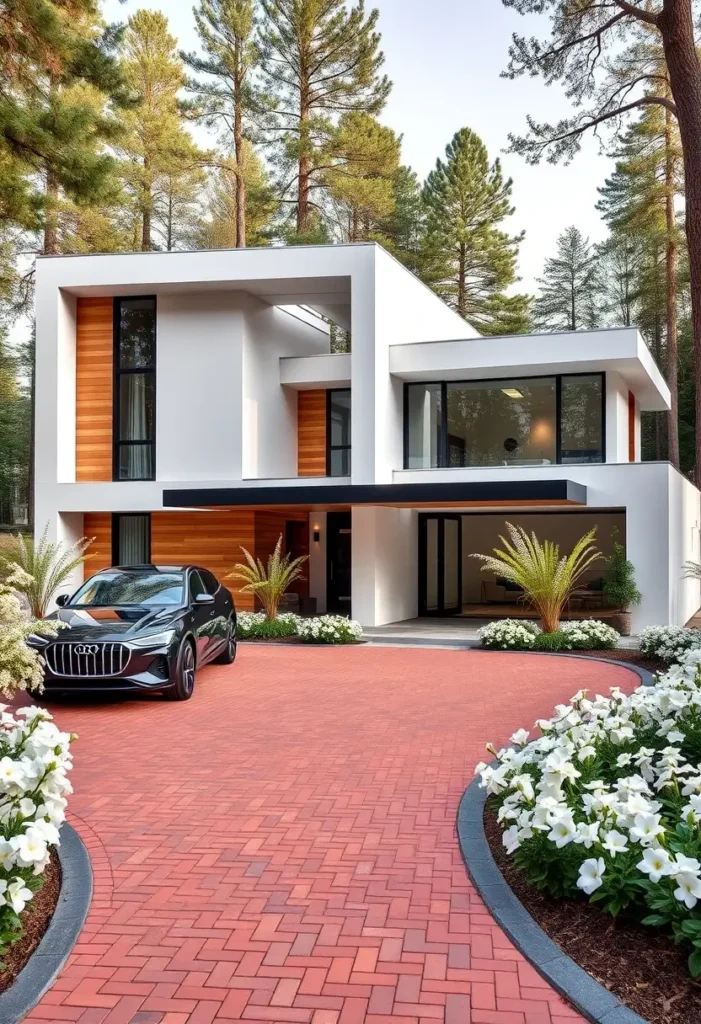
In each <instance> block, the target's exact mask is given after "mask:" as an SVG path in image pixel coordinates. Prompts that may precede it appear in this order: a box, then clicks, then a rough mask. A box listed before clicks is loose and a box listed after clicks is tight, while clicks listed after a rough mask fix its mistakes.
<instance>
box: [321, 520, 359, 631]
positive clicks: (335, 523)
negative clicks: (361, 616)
mask: <svg viewBox="0 0 701 1024" xmlns="http://www.w3.org/2000/svg"><path fill="white" fill-rule="evenodd" d="M341 530H348V532H349V534H350V543H351V555H352V550H353V534H352V517H351V511H350V509H348V511H347V512H327V513H326V610H327V611H330V612H331V613H332V614H341V613H342V612H346V611H347V613H348V615H349V616H350V615H351V614H352V604H353V590H352V583H351V586H350V587H349V590H350V598H351V600H350V601H349V602H348V603H347V604H346V603H343V604H340V603H339V602H338V601H336V602H335V603H332V602H330V600H329V598H330V596H331V595H332V593H333V592H334V588H333V576H332V567H333V554H334V546H333V544H332V543H331V538H332V535H333V537H334V539H335V537H336V536H337V535H338V533H339V531H341ZM351 580H352V576H351ZM332 604H333V607H330V606H331V605H332Z"/></svg>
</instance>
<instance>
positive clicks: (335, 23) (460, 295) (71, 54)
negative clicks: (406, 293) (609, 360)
mask: <svg viewBox="0 0 701 1024" xmlns="http://www.w3.org/2000/svg"><path fill="white" fill-rule="evenodd" d="M503 2H504V4H505V5H506V6H514V5H515V4H517V3H521V4H522V5H523V6H524V7H528V5H529V4H531V5H532V0H503ZM551 5H552V4H551ZM555 6H556V5H555ZM580 6H586V4H584V5H580ZM601 6H602V5H601V4H598V5H593V7H592V9H594V7H595V8H597V9H600V8H601ZM603 6H604V7H606V6H612V5H611V4H608V5H607V4H604V5H603ZM619 6H620V5H619ZM193 17H194V19H195V23H196V28H197V34H198V38H199V44H200V45H199V49H197V50H196V51H194V52H185V51H183V50H181V49H180V48H179V44H178V40H177V39H176V38H175V37H174V35H173V34H172V33H171V31H170V29H169V25H168V20H167V17H166V16H165V15H164V14H163V13H162V12H160V11H152V10H148V9H141V10H138V11H137V12H136V13H134V14H132V15H131V16H130V17H129V18H128V20H127V22H126V23H125V24H122V25H107V24H105V23H104V21H103V20H102V18H101V12H100V4H99V2H97V0H1V2H0V526H2V525H4V526H8V525H24V524H25V523H30V522H31V506H32V494H31V490H32V488H31V478H32V436H31V421H32V415H31V413H32V404H33V345H32V341H31V332H30V340H29V341H28V342H27V343H26V344H22V345H17V344H15V345H11V344H10V341H9V338H10V335H11V331H12V326H13V323H14V322H15V321H16V320H17V318H18V317H26V316H27V315H30V316H31V308H32V299H33V296H32V283H33V272H34V257H35V255H37V254H65V253H88V252H119V251H128V250H143V251H149V250H159V251H163V250H177V249H196V248H228V247H244V246H252V245H253V246H261V245H299V244H308V243H330V244H333V243H340V242H348V241H351V242H355V241H377V242H379V243H380V244H382V245H383V246H385V247H386V248H387V249H388V250H389V251H390V252H391V253H392V254H393V255H394V256H395V257H396V258H397V259H399V260H400V261H401V262H402V263H404V264H405V265H406V266H407V267H408V268H409V269H410V270H411V271H412V272H413V273H415V274H416V275H417V276H418V277H420V278H421V279H422V280H423V281H424V282H425V283H426V284H427V285H428V286H429V287H431V288H433V289H434V290H435V291H436V292H437V293H438V294H439V295H440V296H441V297H442V298H444V299H445V301H447V302H448V303H449V304H450V305H451V306H452V307H453V308H454V309H456V310H457V312H458V313H459V314H460V315H461V316H463V317H464V318H465V319H466V320H468V321H469V322H470V323H471V324H473V325H474V326H475V327H476V328H477V329H478V330H479V331H480V332H481V333H482V334H486V335H498V334H512V333H525V332H527V331H529V330H536V331H555V330H558V331H561V330H580V329H586V328H593V327H613V326H618V325H637V326H638V327H639V328H640V330H641V332H642V334H643V336H644V338H645V340H646V342H647V344H648V345H649V347H650V349H651V351H652V352H653V354H654V356H655V358H656V360H657V362H658V364H659V366H660V368H661V369H662V371H663V372H664V373H665V375H666V376H667V379H668V381H669V384H670V388H671V390H672V393H673V400H674V403H675V411H674V414H673V415H672V416H669V417H668V416H666V415H662V414H655V415H652V414H650V415H647V416H646V417H645V420H644V426H643V454H644V458H648V459H666V458H669V459H670V461H672V462H673V463H674V464H675V465H677V466H679V467H680V468H681V470H682V472H684V473H686V474H687V475H689V476H693V471H694V460H695V445H694V431H695V414H694V407H695V383H694V382H695V374H694V360H693V342H692V323H691V302H690V286H689V276H690V274H689V259H688V255H687V248H686V239H685V232H684V223H683V211H684V189H685V185H684V173H683V160H682V146H681V142H680V137H679V128H678V124H677V120H676V118H675V116H673V113H672V111H671V109H670V108H671V104H668V105H667V106H665V105H664V103H662V102H656V101H655V102H648V101H644V102H641V103H640V104H636V105H634V106H635V109H634V110H633V111H632V113H631V116H630V117H628V118H627V119H626V120H625V122H623V121H621V122H620V123H618V124H617V126H616V127H617V130H616V131H615V132H613V133H611V135H610V136H609V138H608V141H607V146H608V148H609V152H610V155H611V156H612V158H613V161H612V166H613V168H614V169H613V171H612V173H611V174H610V176H609V177H608V178H607V179H606V180H605V181H602V182H601V184H600V188H599V194H600V200H599V204H598V210H599V213H600V215H601V217H602V218H603V220H604V222H605V224H606V226H607V231H608V236H607V238H606V239H605V241H604V242H603V243H597V244H596V245H594V244H591V243H590V242H589V240H588V239H587V238H586V237H585V236H584V234H583V233H582V232H581V231H580V230H579V229H578V227H577V225H576V224H573V225H571V226H570V227H568V228H567V229H566V230H565V231H563V233H562V234H561V236H560V237H559V239H558V243H557V248H556V251H554V252H553V253H552V255H551V256H550V258H548V259H547V260H546V262H545V266H544V267H543V270H542V274H541V277H540V278H539V279H538V282H537V289H536V290H535V294H534V295H529V294H526V293H525V292H524V290H523V289H522V288H521V287H519V281H518V276H517V264H518V252H519V245H520V243H521V241H522V238H523V236H522V235H519V234H512V233H510V232H509V228H508V219H509V217H510V216H511V214H512V213H513V212H514V210H513V204H512V181H511V180H510V179H509V178H507V177H505V176H504V173H503V171H502V167H501V164H500V161H499V157H498V154H496V153H488V152H487V150H486V147H485V146H484V144H483V143H482V141H481V139H480V138H479V137H478V136H477V134H475V132H473V131H472V130H471V129H470V128H469V127H466V126H461V125H459V124H458V125H456V126H455V128H456V131H455V134H454V136H453V138H452V139H446V147H445V151H444V152H443V153H441V154H437V159H436V163H435V166H434V169H433V170H432V171H431V172H430V173H429V174H428V175H427V177H426V179H425V180H424V181H421V180H419V178H418V176H417V175H416V174H415V173H414V171H412V169H411V167H408V166H406V165H405V164H404V163H403V162H402V139H401V137H400V136H398V135H397V134H396V133H395V132H394V131H393V130H392V128H391V126H389V125H387V124H385V123H384V122H383V120H382V114H383V108H384V107H385V104H386V101H387V98H388V96H389V94H390V91H391V89H392V83H391V82H390V81H389V80H388V78H387V76H386V75H385V74H384V71H383V64H384V55H383V52H382V48H381V39H380V35H379V32H378V17H379V15H378V11H377V10H371V11H368V10H366V9H365V7H364V4H363V0H358V2H356V3H350V2H349V3H346V2H344V0H325V2H323V3H321V2H319V0H199V2H198V3H197V4H196V6H195V7H194V9H193ZM517 43H518V41H517V40H515V42H514V46H517ZM633 45H639V40H638V41H636V40H633ZM518 56H519V54H518V53H517V58H518ZM520 56H521V57H522V59H523V55H522V54H521V55H520ZM645 60H646V62H647V65H651V66H653V70H654V74H651V77H654V78H657V79H660V78H664V77H665V75H666V70H665V64H664V56H663V54H662V53H661V51H660V50H659V47H657V48H656V47H655V46H654V45H652V44H647V49H646V51H645ZM513 65H514V54H513V52H512V65H510V72H509V73H511V74H517V73H519V72H518V69H517V70H516V71H514V70H513ZM530 127H531V134H532V135H533V134H535V135H536V136H537V133H538V131H542V127H543V126H538V125H537V124H535V123H532V124H531V126H530ZM545 127H546V128H547V127H548V126H545ZM417 130H419V129H418V127H417ZM511 144H512V148H513V149H514V150H515V151H516V152H519V151H520V152H522V153H523V154H524V155H525V156H526V158H527V159H537V158H538V156H539V155H540V154H536V155H535V156H534V153H533V151H532V150H530V151H529V150H528V144H527V143H526V142H525V141H524V140H520V139H518V138H512V139H511ZM562 155H563V153H562V152H559V153H556V157H557V156H562ZM564 155H565V156H567V155H568V154H567V153H564ZM545 215H546V212H545V211H544V216H545ZM347 343H348V339H347V338H346V337H345V335H344V334H343V332H340V331H339V332H336V333H335V334H334V344H335V345H337V346H338V347H343V346H344V345H346V344H347Z"/></svg>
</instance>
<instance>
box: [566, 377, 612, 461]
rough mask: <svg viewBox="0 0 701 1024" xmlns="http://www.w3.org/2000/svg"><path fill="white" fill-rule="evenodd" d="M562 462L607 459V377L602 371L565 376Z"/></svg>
mask: <svg viewBox="0 0 701 1024" xmlns="http://www.w3.org/2000/svg"><path fill="white" fill-rule="evenodd" d="M561 409H562V412H561V417H560V422H561V441H560V444H561V452H562V462H564V463H568V464H570V465H571V464H573V463H578V462H603V461H604V440H603V422H602V421H603V409H604V381H603V377H602V376H601V374H600V373H594V374H591V375H589V376H582V377H563V378H562V399H561Z"/></svg>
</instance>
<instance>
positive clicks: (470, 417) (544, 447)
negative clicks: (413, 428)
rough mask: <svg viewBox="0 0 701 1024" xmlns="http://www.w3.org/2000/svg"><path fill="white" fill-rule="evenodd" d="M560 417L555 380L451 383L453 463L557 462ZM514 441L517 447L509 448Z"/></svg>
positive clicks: (450, 447) (450, 461) (449, 416)
mask: <svg viewBox="0 0 701 1024" xmlns="http://www.w3.org/2000/svg"><path fill="white" fill-rule="evenodd" d="M504 389H508V390H510V391H512V392H518V393H519V394H520V397H518V396H516V395H514V394H511V395H509V394H505V391H504ZM555 415H556V400H555V379H554V378H542V379H539V380H537V381H521V380H514V381H499V382H498V383H496V384H490V385H484V384H448V409H447V426H448V465H449V466H494V465H500V464H502V463H508V462H516V463H518V462H524V461H531V460H533V461H540V460H547V461H548V462H555V459H556V431H555ZM510 438H511V439H514V440H515V441H516V442H517V446H516V447H513V445H509V446H505V441H506V440H507V439H510ZM510 449H511V450H510Z"/></svg>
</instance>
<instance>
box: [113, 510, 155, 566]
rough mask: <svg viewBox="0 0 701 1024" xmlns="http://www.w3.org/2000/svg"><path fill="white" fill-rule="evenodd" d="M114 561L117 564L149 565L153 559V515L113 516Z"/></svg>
mask: <svg viewBox="0 0 701 1024" xmlns="http://www.w3.org/2000/svg"><path fill="white" fill-rule="evenodd" d="M112 538H113V540H112V561H113V562H114V564H115V565H148V564H149V562H150V561H151V516H150V515H149V514H148V513H145V514H141V515H119V514H115V515H114V516H113V517H112Z"/></svg>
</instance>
